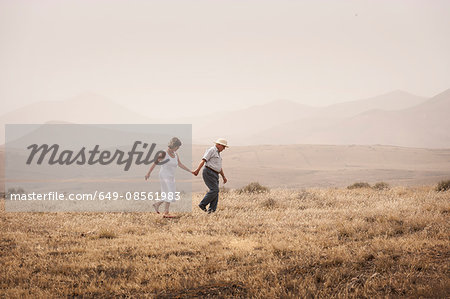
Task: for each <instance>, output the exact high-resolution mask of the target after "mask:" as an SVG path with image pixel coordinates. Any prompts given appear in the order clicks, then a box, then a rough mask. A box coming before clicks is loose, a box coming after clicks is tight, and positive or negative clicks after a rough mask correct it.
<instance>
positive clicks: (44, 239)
mask: <svg viewBox="0 0 450 299" xmlns="http://www.w3.org/2000/svg"><path fill="white" fill-rule="evenodd" d="M201 197H202V194H194V207H195V206H196V204H197V203H198V202H199V201H200V199H201ZM449 199H450V192H436V191H434V189H433V188H432V187H420V188H404V187H395V188H391V189H389V190H373V189H355V190H348V189H310V190H272V191H270V192H269V193H265V194H255V195H252V194H237V193H236V192H233V191H229V192H224V193H223V194H222V195H221V198H220V200H219V208H218V212H217V213H216V214H212V215H208V214H206V213H204V212H202V211H200V210H199V209H194V212H193V213H192V214H181V216H180V217H179V218H177V219H163V218H161V217H160V216H158V215H156V214H152V213H6V212H5V211H4V208H3V207H2V209H1V212H0V218H1V237H0V252H1V267H0V292H1V297H20V296H33V297H78V296H79V297H113V296H114V297H127V296H131V297H157V298H173V297H180V298H184V297H186V298H190V297H204V296H212V297H259V298H273V297H294V298H297V297H322V298H323V297H360V298H361V297H362V298H364V297H366V298H372V297H386V296H388V297H420V296H423V297H448V296H449V294H450V276H449V274H450V272H449V260H450V248H449V237H450V233H449V232H450V227H449V223H450V222H449V220H450V214H449V213H450V200H449ZM3 204H4V203H2V205H3Z"/></svg>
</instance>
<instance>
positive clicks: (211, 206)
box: [208, 192, 219, 213]
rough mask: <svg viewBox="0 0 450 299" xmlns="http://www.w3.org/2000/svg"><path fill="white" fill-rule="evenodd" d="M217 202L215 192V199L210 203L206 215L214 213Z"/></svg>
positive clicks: (217, 198) (217, 196)
mask: <svg viewBox="0 0 450 299" xmlns="http://www.w3.org/2000/svg"><path fill="white" fill-rule="evenodd" d="M218 202H219V192H217V195H216V197H215V198H214V199H213V200H212V201H211V204H210V205H209V209H208V213H214V212H215V211H216V209H217V203H218Z"/></svg>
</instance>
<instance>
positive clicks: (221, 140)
mask: <svg viewBox="0 0 450 299" xmlns="http://www.w3.org/2000/svg"><path fill="white" fill-rule="evenodd" d="M214 143H217V144H220V145H223V146H225V147H229V146H228V145H227V144H228V142H227V140H226V139H223V138H219V139H217V140H216V142H214Z"/></svg>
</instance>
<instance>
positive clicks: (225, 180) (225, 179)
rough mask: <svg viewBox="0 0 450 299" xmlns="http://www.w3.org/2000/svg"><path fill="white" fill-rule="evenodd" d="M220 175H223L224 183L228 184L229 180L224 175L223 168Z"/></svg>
mask: <svg viewBox="0 0 450 299" xmlns="http://www.w3.org/2000/svg"><path fill="white" fill-rule="evenodd" d="M219 173H220V175H221V176H222V178H223V183H224V184H226V182H227V181H228V180H227V178H226V177H225V174H224V173H223V168H222V169H221V170H220V172H219Z"/></svg>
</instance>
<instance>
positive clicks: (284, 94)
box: [0, 0, 450, 116]
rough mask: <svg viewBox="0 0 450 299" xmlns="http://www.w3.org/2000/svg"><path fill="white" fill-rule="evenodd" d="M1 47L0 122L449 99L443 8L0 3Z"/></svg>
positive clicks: (448, 20) (423, 4)
mask: <svg viewBox="0 0 450 299" xmlns="http://www.w3.org/2000/svg"><path fill="white" fill-rule="evenodd" d="M0 44H1V46H0V103H1V110H0V114H3V113H6V112H8V111H10V110H12V109H15V108H18V107H21V106H24V105H27V104H28V103H32V102H36V101H42V100H64V99H68V98H71V97H74V96H76V95H78V94H80V93H83V92H86V91H89V92H95V93H98V94H100V95H104V96H106V97H108V98H110V99H112V100H115V101H116V102H119V103H122V104H124V105H126V106H127V107H128V108H130V109H131V110H135V111H139V112H140V113H142V114H144V115H148V116H153V115H155V107H165V108H167V104H164V106H159V105H160V103H161V102H162V101H170V105H171V106H172V109H171V110H170V111H172V112H171V113H172V115H173V116H181V115H183V114H187V115H192V114H193V115H197V114H204V113H207V112H212V111H217V110H221V109H226V110H230V109H239V108H243V107H247V106H250V105H254V104H260V103H266V102H269V101H273V100H277V99H289V100H293V101H297V102H299V103H304V104H309V105H315V106H318V105H326V104H330V103H334V102H342V101H348V100H355V99H359V98H364V97H370V96H375V95H379V94H382V93H385V92H388V91H391V90H396V89H401V90H405V91H409V92H411V93H413V94H417V95H422V96H432V95H435V94H436V93H439V92H441V91H443V90H445V89H447V88H450V55H449V53H450V1H446V0H443V1H430V0H424V1H413V0H409V1H392V0H386V1H381V0H376V1H363V0H358V1H336V0H329V1H317V0H315V1H281V0H273V1H245V0H240V1H231V0H227V1H225V0H222V1H218V0H216V1H214V0H209V1H189V0H182V1H171V0H169V1H162V0H161V1H144V0H143V1H129V0H122V1H109V0H108V1H106V0H104V1H91V0H90V1H87V0H83V1H81V0H79V1H59V0H58V1H17V0H0ZM164 111H167V110H164Z"/></svg>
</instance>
